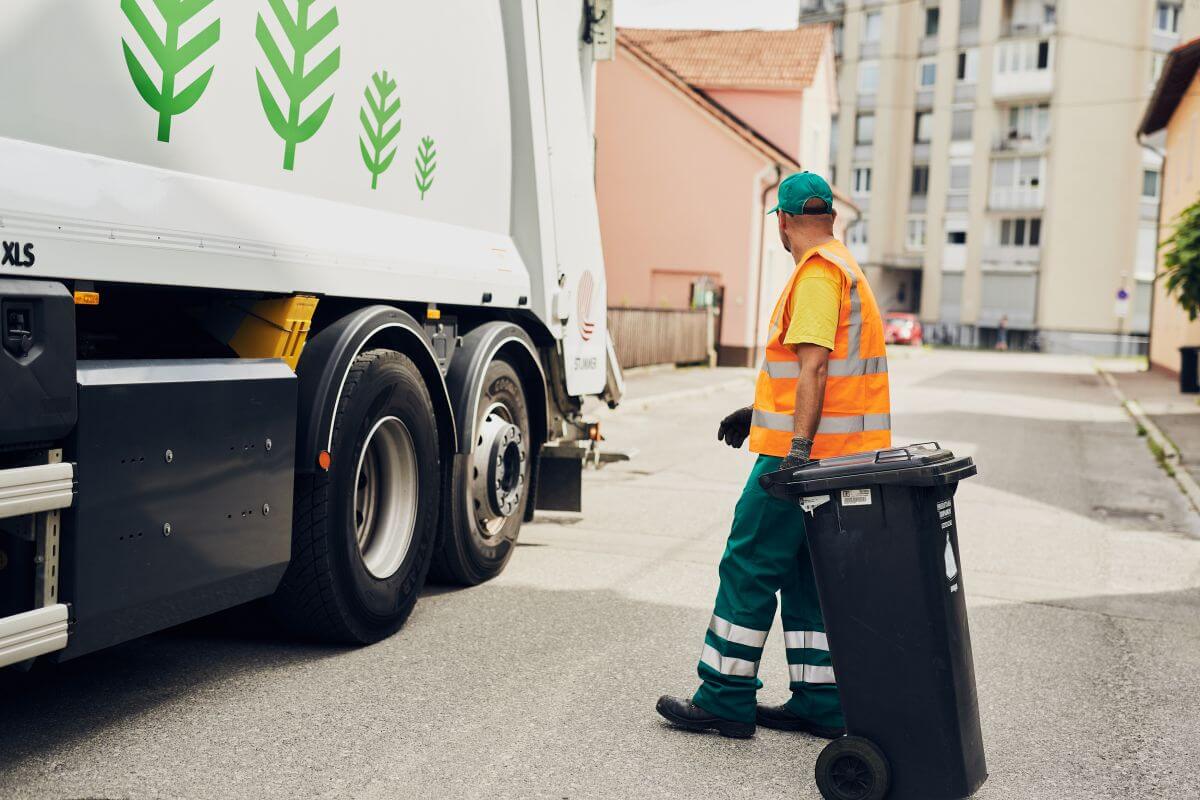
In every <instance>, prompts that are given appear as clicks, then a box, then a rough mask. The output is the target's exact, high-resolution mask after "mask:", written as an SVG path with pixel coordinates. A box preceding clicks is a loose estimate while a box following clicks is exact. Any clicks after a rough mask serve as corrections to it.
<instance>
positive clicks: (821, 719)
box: [658, 172, 891, 739]
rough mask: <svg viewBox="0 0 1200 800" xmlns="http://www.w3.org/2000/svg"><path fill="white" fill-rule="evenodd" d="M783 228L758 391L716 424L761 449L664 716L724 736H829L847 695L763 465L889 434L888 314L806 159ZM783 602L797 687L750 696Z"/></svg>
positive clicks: (839, 723)
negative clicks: (692, 655)
mask: <svg viewBox="0 0 1200 800" xmlns="http://www.w3.org/2000/svg"><path fill="white" fill-rule="evenodd" d="M772 212H778V219H779V236H780V238H782V239H783V245H784V247H786V248H787V249H788V251H789V252H790V253H791V254H792V257H793V258H794V259H795V261H796V269H795V271H794V272H793V273H792V276H791V278H790V279H789V280H788V282H787V285H786V286H785V287H784V289H783V293H782V294H781V295H780V296H779V300H778V302H776V304H775V310H774V312H773V313H772V314H771V327H770V331H769V332H768V334H767V344H766V358H765V360H764V361H763V364H762V369H761V371H760V372H759V374H758V382H757V385H756V387H755V391H754V405H753V406H749V407H746V408H742V409H739V410H737V411H735V412H733V413H732V414H730V415H729V416H727V417H726V418H725V419H723V420H722V421H721V425H720V428H719V429H718V431H717V438H718V439H722V440H724V441H725V443H726V444H728V445H729V446H730V447H735V448H736V447H741V445H742V442H743V441H744V440H745V439H746V437H747V436H749V438H750V450H752V451H754V452H755V453H758V460H757V461H756V462H755V464H754V468H753V469H752V470H751V471H750V478H749V480H747V481H746V487H745V489H743V490H742V496H741V498H740V499H739V500H738V503H737V507H736V509H735V510H734V515H733V528H732V530H731V531H730V534H729V542H728V544H727V545H726V547H725V555H724V556H723V557H722V558H721V566H720V577H721V584H720V588H719V589H718V590H717V602H716V609H715V611H714V612H713V616H712V620H711V621H710V622H709V623H708V630H707V631H706V632H705V634H704V649H703V650H702V652H701V655H700V664H699V667H698V671H699V674H700V679H701V681H702V683H701V684H700V688H699V689H697V690H696V693H695V694H693V695H692V697H691V698H690V699H688V698H680V697H670V696H666V695H664V696H663V697H661V698H659V701H658V713H660V714H661V715H662V716H664V717H665V718H666V719H667V720H668V721H669V722H671V724H673V725H675V726H677V727H680V728H685V729H687V730H693V731H704V730H715V731H717V732H719V733H721V734H722V735H723V736H731V737H737V738H746V737H750V736H753V735H754V731H755V726H756V723H757V724H759V725H764V726H766V727H768V728H776V729H778V730H785V731H803V732H806V733H809V734H813V735H815V736H822V737H825V738H830V739H832V738H836V737H838V736H841V735H842V734H843V733H844V732H845V723H844V721H843V718H842V709H841V703H840V701H839V699H838V689H837V683H836V681H835V677H834V674H833V666H832V662H831V661H830V656H829V643H828V641H827V640H826V638H825V625H824V623H823V622H822V619H821V606H820V602H819V600H818V597H817V589H816V585H815V584H814V581H813V572H812V565H811V563H810V561H809V555H808V548H807V545H806V544H805V539H804V512H803V511H802V510H801V509H800V508H799V507H797V506H795V505H791V504H788V503H786V502H784V501H782V500H777V499H775V498H773V497H770V496H769V495H768V494H767V493H766V492H765V491H763V489H762V488H761V487H760V486H759V484H758V479H759V477H760V476H762V475H766V474H767V473H769V472H774V471H776V470H780V469H794V468H796V467H800V466H802V465H804V464H806V463H808V462H809V461H810V460H813V459H820V458H828V457H831V456H841V455H846V454H849V453H858V452H862V451H865V450H877V449H882V448H886V447H890V446H891V416H890V411H891V408H890V401H889V398H888V374H887V356H886V351H885V350H884V342H883V320H882V317H881V316H880V313H879V307H878V306H877V305H876V303H875V296H874V294H872V292H871V287H870V286H869V285H868V284H867V280H866V277H865V276H864V275H863V272H862V270H861V269H860V268H859V266H858V264H857V263H855V261H854V258H853V257H852V256H851V255H850V253H849V251H848V250H847V249H846V247H845V245H843V244H842V243H841V242H839V241H838V240H837V239H835V238H834V236H833V220H834V216H835V212H834V209H833V193H832V191H830V188H829V184H828V183H826V182H825V180H824V179H822V178H821V177H819V176H817V175H814V174H812V173H810V172H802V173H799V174H795V175H791V176H790V177H788V178H787V179H786V180H784V181H783V183H781V184H780V186H779V203H778V205H777V206H776V207H775V208H774V209H772ZM777 592H778V593H779V595H780V600H781V604H782V612H783V636H784V644H785V646H786V648H787V661H788V671H789V674H790V679H791V683H790V687H789V688H790V689H791V698H790V699H788V701H787V702H786V703H783V704H782V705H776V706H771V705H763V704H759V705H757V706H756V692H757V690H758V689H759V688H761V687H762V682H761V681H759V680H758V665H759V660H760V659H761V658H762V650H763V645H764V644H765V643H766V641H767V632H768V631H769V630H770V628H771V623H772V621H773V620H774V619H775V594H776V593H777Z"/></svg>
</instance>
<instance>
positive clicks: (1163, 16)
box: [1154, 2, 1179, 34]
mask: <svg viewBox="0 0 1200 800" xmlns="http://www.w3.org/2000/svg"><path fill="white" fill-rule="evenodd" d="M1154 29H1155V30H1156V31H1158V32H1159V33H1171V34H1174V33H1179V6H1177V5H1176V4H1175V3H1161V2H1160V3H1158V4H1157V5H1155V7H1154Z"/></svg>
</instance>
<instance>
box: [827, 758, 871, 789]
mask: <svg viewBox="0 0 1200 800" xmlns="http://www.w3.org/2000/svg"><path fill="white" fill-rule="evenodd" d="M829 777H830V779H831V780H832V782H833V787H834V788H835V789H836V790H837V791H838V796H839V797H842V798H845V800H860V798H863V797H866V796H867V795H868V794H870V792H871V789H873V788H874V786H875V776H874V774H872V772H871V768H870V767H869V766H867V764H866V762H865V761H863V760H862V759H861V758H859V757H858V756H855V755H844V756H841V757H839V758H838V759H837V760H836V761H834V762H833V766H832V767H830V769H829Z"/></svg>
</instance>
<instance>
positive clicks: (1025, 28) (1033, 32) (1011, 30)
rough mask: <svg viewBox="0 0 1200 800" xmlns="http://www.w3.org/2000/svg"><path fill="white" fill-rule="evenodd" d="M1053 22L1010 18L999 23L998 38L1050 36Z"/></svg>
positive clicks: (1052, 30)
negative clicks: (1013, 19)
mask: <svg viewBox="0 0 1200 800" xmlns="http://www.w3.org/2000/svg"><path fill="white" fill-rule="evenodd" d="M1054 27H1055V26H1054V23H1053V22H1025V21H1019V20H1018V21H1017V22H1013V21H1011V20H1009V21H1007V22H1002V23H1001V24H1000V38H1002V39H1015V38H1023V37H1032V36H1039V37H1042V36H1052V35H1053V34H1054Z"/></svg>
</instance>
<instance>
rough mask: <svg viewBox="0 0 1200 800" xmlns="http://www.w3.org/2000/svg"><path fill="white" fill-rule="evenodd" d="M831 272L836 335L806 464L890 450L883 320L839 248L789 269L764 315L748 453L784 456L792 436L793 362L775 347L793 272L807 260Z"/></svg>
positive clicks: (787, 350) (816, 252)
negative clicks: (765, 332)
mask: <svg viewBox="0 0 1200 800" xmlns="http://www.w3.org/2000/svg"><path fill="white" fill-rule="evenodd" d="M815 258H822V259H824V260H826V261H828V262H829V263H830V264H833V265H834V266H836V267H838V268H839V269H841V270H842V272H844V273H845V274H846V277H847V279H848V280H846V281H843V283H842V307H841V312H840V313H839V315H838V327H837V336H836V337H835V339H834V348H833V352H832V353H830V354H829V367H828V372H827V377H826V382H825V402H824V405H823V406H822V408H821V421H820V424H819V425H818V427H817V434H816V436H815V437H814V438H813V449H812V458H814V459H818V458H829V457H831V456H842V455H848V454H850V453H861V452H863V451H865V450H882V449H884V448H888V447H891V446H892V416H891V399H890V397H889V394H888V370H887V350H886V349H885V347H884V342H883V317H882V316H881V315H880V313H879V306H878V305H876V304H875V295H874V294H873V293H872V292H871V287H870V286H869V285H868V284H867V279H866V277H865V276H864V275H863V272H862V270H861V269H860V268H859V266H858V264H857V263H855V261H854V258H853V256H851V255H850V251H848V250H847V249H846V246H845V245H843V244H842V243H841V242H838V241H833V240H831V241H830V242H829V243H827V244H824V245H821V246H820V247H817V248H814V249H812V250H809V251H808V252H807V253H805V254H804V257H803V258H802V259H800V262H799V264H797V265H796V271H795V272H794V273H792V277H791V278H790V279H789V280H788V283H787V286H785V287H784V289H783V294H781V295H780V296H779V301H778V302H776V303H775V311H774V312H772V314H771V332H770V335H769V336H768V337H767V349H766V357H765V359H764V360H763V364H762V370H761V371H760V372H759V373H758V382H757V384H756V385H755V388H754V416H753V419H752V422H751V425H750V449H751V450H753V451H754V452H755V453H763V454H765V455H769V456H786V455H787V454H788V451H789V450H791V447H792V437H793V436H794V435H795V432H794V430H795V422H794V416H795V412H796V380H797V379H798V378H799V377H800V362H799V361H797V360H796V353H795V351H794V350H793V349H792V348H791V347H790V346H788V345H785V344H784V343H783V338H784V336H785V335H786V334H787V329H788V325H789V324H790V323H791V316H792V303H791V297H792V292H793V290H794V289H795V287H796V282H797V281H798V280H799V279H800V272H801V270H803V268H804V266H805V265H806V264H807V263H809V261H811V260H812V259H815Z"/></svg>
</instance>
